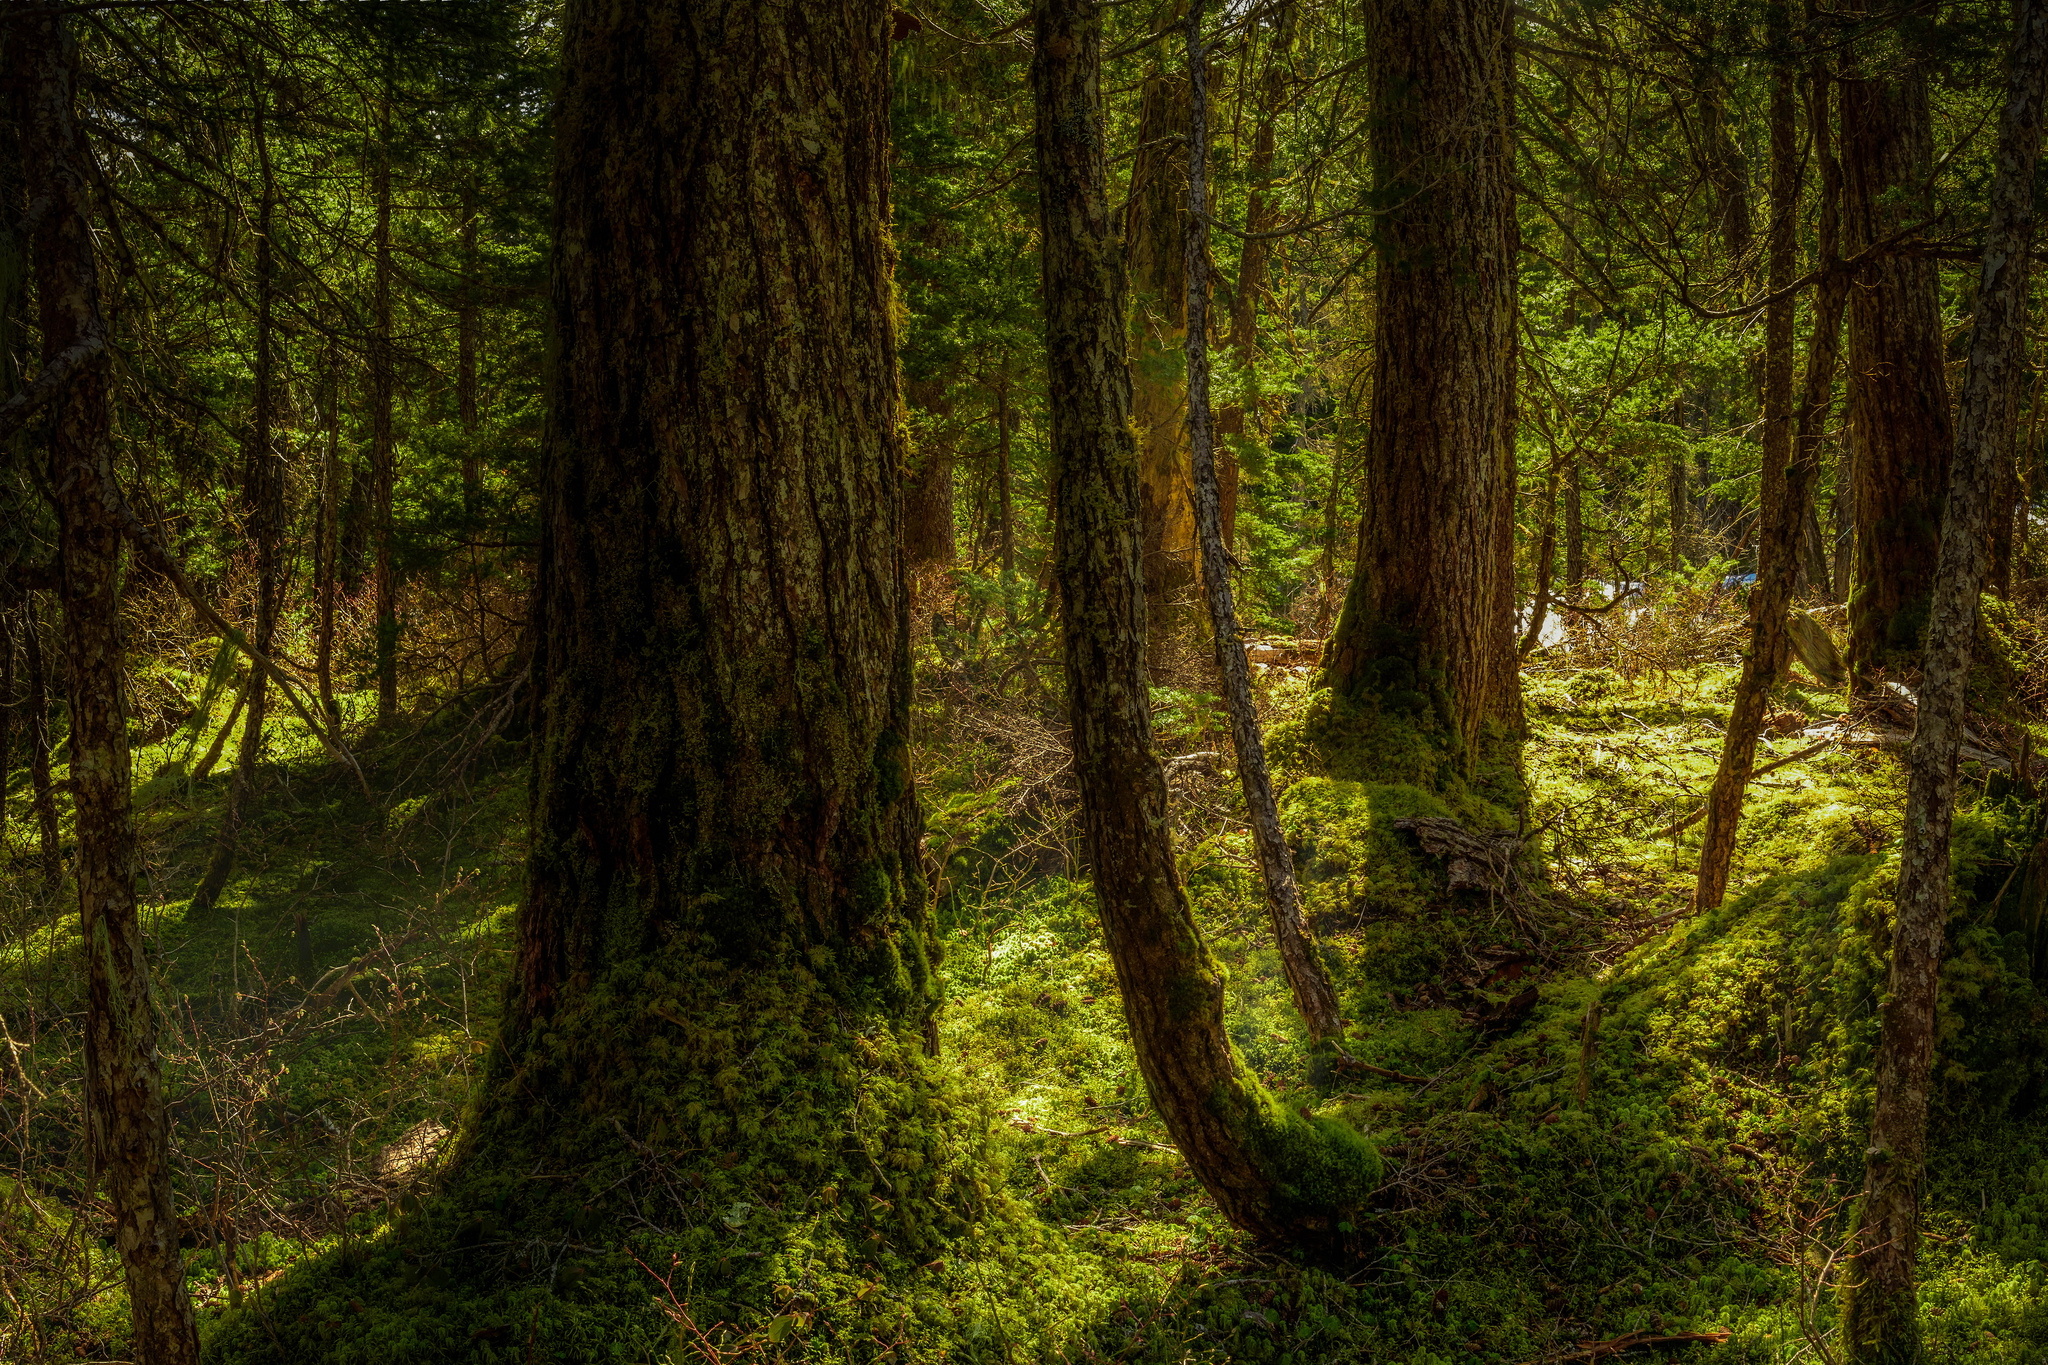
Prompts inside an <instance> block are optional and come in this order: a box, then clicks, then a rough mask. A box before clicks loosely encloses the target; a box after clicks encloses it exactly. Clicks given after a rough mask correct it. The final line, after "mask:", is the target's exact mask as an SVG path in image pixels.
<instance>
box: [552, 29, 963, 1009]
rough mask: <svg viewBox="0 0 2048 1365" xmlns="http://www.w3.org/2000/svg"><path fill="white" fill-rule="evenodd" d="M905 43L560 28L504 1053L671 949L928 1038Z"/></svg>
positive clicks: (772, 33) (864, 37)
mask: <svg viewBox="0 0 2048 1365" xmlns="http://www.w3.org/2000/svg"><path fill="white" fill-rule="evenodd" d="M888 29H889V10H888V7H887V6H886V5H883V4H880V3H877V2H875V0H832V2H828V3H821V4H814V5H805V6H781V5H778V6H770V7H757V6H753V5H746V4H740V3H737V0H728V2H727V3H717V4H688V5H686V4H682V3H680V0H629V2H628V3H597V2H596V0H589V2H588V3H575V4H571V5H570V6H569V8H568V10H567V12H566V15H565V21H564V30H563V32H564V41H565V47H564V62H565V67H564V85H563V91H562V96H561V102H560V105H559V113H558V115H557V123H556V157H555V205H556V208H555V234H556V247H555V264H554V283H553V303H552V308H553V323H554V330H555V336H556V344H557V359H556V362H555V367H554V379H553V385H554V391H553V399H554V401H553V407H552V417H551V421H552V427H551V430H550V432H549V436H548V446H547V455H546V460H545V466H544V472H543V477H542V485H541V496H542V511H541V516H542V527H543V534H542V544H541V562H540V581H539V593H538V601H539V609H540V613H541V631H540V640H539V645H538V658H537V661H536V664H537V670H538V672H537V676H538V678H539V680H540V686H541V689H542V696H541V701H540V714H541V722H540V734H539V736H538V743H537V748H536V754H535V761H534V777H533V784H534V785H533V853H532V863H531V882H530V886H529V889H528V892H527V898H526V903H525V906H524V908H523V911H522V913H521V917H520V927H519V962H518V967H517V979H516V986H517V996H516V1006H515V1011H514V1019H513V1022H512V1025H511V1030H512V1037H513V1039H514V1040H515V1041H514V1043H513V1047H514V1048H515V1049H516V1048H517V1046H518V1043H517V1041H516V1040H517V1038H518V1037H519V1035H520V1033H521V1031H522V1030H523V1029H524V1028H525V1027H526V1026H527V1025H529V1024H530V1023H531V1022H532V1021H534V1020H536V1019H539V1018H543V1017H545V1016H547V1015H549V1014H550V1012H551V1011H553V1010H554V1009H555V1008H556V1007H557V1004H558V1002H560V1001H561V1000H562V999H563V997H564V996H565V995H568V994H571V993H574V992H576V991H577V990H579V989H580V987H581V985H582V984H583V983H587V982H589V981H590V980H592V979H593V978H595V977H596V976H598V975H600V974H603V973H605V972H607V971H609V970H611V969H612V968H615V967H617V966H619V965H620V964H625V963H630V962H633V961H634V960H636V959H638V958H640V957H642V956H644V955H646V954H649V953H652V952H654V951H655V950H656V949H657V948H659V947H660V946H661V945H662V944H664V943H665V942H669V941H672V940H677V939H678V938H680V939H681V940H682V941H685V942H690V943H694V944H696V945H698V949H699V950H700V951H701V952H703V953H705V954H709V955H711V956H713V957H715V958H717V959H719V960H722V961H726V962H729V963H760V964H762V965H763V967H764V968H767V967H773V966H775V965H777V964H783V963H787V962H789V961H791V960H793V959H798V958H799V957H800V955H803V954H806V953H813V954H815V955H817V957H818V960H819V961H828V960H829V963H830V966H829V969H828V975H829V976H830V977H831V978H833V980H834V981H835V984H836V985H837V986H838V988H839V989H840V990H841V991H842V992H843V993H844V994H845V996H846V997H847V998H848V999H849V1000H858V1001H863V1002H866V1003H869V1004H873V1005H876V1006H879V1007H881V1008H882V1009H883V1010H884V1012H885V1013H886V1014H887V1016H888V1017H889V1018H891V1019H894V1020H899V1021H910V1022H912V1023H914V1024H915V1025H916V1026H918V1027H919V1028H922V1027H923V1025H924V1023H925V1021H926V1019H927V1018H928V1017H929V1015H930V1012H931V1010H932V1008H933V999H934V989H935V987H934V983H933V979H932V973H931V967H930V949H929V946H928V940H929V930H928V927H927V924H926V916H925V914H924V909H923V905H922V900H921V889H920V888H921V886H922V882H921V879H920V878H919V877H918V875H916V873H917V861H916V860H917V842H918V837H919V829H920V826H919V818H918V812H917V804H916V801H915V798H914V796H913V794H912V792H911V788H910V781H909V772H908V767H907V734H908V726H909V700H910V687H909V681H910V680H909V646H908V635H907V620H908V618H907V605H906V601H905V596H904V587H903V573H902V566H901V564H900V562H899V558H898V551H897V534H898V520H899V517H898V497H899V489H898V478H899V470H900V468H901V465H902V457H903V451H902V449H901V442H900V439H899V437H898V434H897V421H896V417H897V411H898V395H897V379H896V368H895V335H894V328H893V325H892V322H891V317H890V309H891V306H892V300H891V292H890V266H891V254H890V245H889V237H888V222H889V203H888V183H889V180H888V177H889V171H888V165H889V152H888V141H887V120H886V109H887V88H888V87H887V81H888V61H887V58H888V49H887V34H888Z"/></svg>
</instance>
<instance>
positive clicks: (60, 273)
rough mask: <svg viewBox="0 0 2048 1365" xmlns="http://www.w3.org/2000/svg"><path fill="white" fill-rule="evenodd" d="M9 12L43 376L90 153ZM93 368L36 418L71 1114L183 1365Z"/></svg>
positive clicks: (86, 286) (89, 312)
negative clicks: (66, 958)
mask: <svg viewBox="0 0 2048 1365" xmlns="http://www.w3.org/2000/svg"><path fill="white" fill-rule="evenodd" d="M11 17H12V19H13V22H12V23H11V24H9V26H8V28H7V33H6V40H7V43H8V45H9V47H10V48H11V49H12V51H11V52H10V54H9V56H10V57H11V62H10V65H11V68H12V70H11V72H10V75H11V77H12V83H13V85H14V96H15V101H16V104H15V110H16V121H17V128H18V130H19V133H20V136H21V145H22V161H23V165H24V169H25V170H26V173H27V179H28V182H29V184H30V185H31V186H32V188H33V191H34V193H35V194H36V195H37V196H38V197H41V198H44V199H46V201H47V207H46V208H45V209H44V211H43V214H42V219H41V222H40V223H39V224H38V225H37V227H36V231H35V270H36V293H37V300H38V306H39V312H40V321H41V324H42V331H43V357H44V363H45V364H48V363H49V362H50V361H52V360H54V359H55V358H56V357H57V356H59V355H61V354H63V353H64V352H65V351H67V350H69V349H70V348H71V347H72V346H74V345H77V344H79V343H81V342H85V341H87V340H88V339H90V338H94V337H102V338H103V337H104V335H105V332H104V327H105V323H104V322H103V320H102V319H101V317H100V306H99V277H98V272H97V268H96V266H95V263H94V261H93V248H92V224H91V216H90V205H91V202H92V198H91V191H90V188H89V186H90V183H91V182H90V174H89V172H88V170H87V165H86V158H87V155H88V153H87V151H86V149H85V147H84V146H83V144H82V140H81V139H80V137H79V134H78V131H77V126H76V124H75V123H74V122H73V119H72V84H73V81H74V79H75V73H76V69H77V56H76V52H77V49H76V48H75V46H74V45H73V44H72V41H71V38H70V35H69V34H68V33H67V32H66V30H65V25H64V20H63V18H62V16H61V12H58V11H54V10H25V11H23V12H21V13H18V14H16V15H13V16H11ZM107 372H108V367H107V362H106V360H105V358H104V356H103V355H102V356H101V357H98V358H96V359H94V360H92V361H88V362H87V363H86V364H84V365H83V366H81V367H80V369H79V370H78V372H77V374H76V375H75V376H74V377H73V378H72V380H71V382H70V385H69V387H68V388H66V389H65V391H64V392H63V393H62V394H61V395H60V396H59V397H58V398H57V399H56V400H55V402H54V405H53V410H52V413H51V418H50V469H49V476H50V487H51V488H52V489H53V490H54V496H55V499H56V504H57V523H58V531H57V536H58V556H59V563H60V564H61V566H62V567H61V570H60V575H59V587H58V591H59V596H60V599H61V600H62V602H63V607H64V665H65V682H66V684H67V687H68V691H69V696H70V703H71V783H72V792H73V801H74V810H75V833H76V837H77V841H78V863H77V868H78V872H77V883H78V909H79V919H80V933H81V936H82V938H83V939H84V943H85V974H86V1015H85V1051H86V1060H85V1083H86V1114H87V1121H88V1127H89V1133H90V1137H91V1150H92V1159H93V1166H94V1171H95V1174H96V1175H97V1176H98V1177H99V1178H100V1179H103V1180H104V1181H105V1182H106V1191H107V1194H108V1197H109V1202H110V1203H111V1204H112V1207H113V1214H114V1244H115V1247H116V1248H117V1250H118V1251H119V1252H120V1256H121V1264H122V1269H123V1271H124V1273H125V1278H126V1281H127V1287H128V1301H129V1308H130V1312H131V1315H132V1319H133V1322H134V1328H135V1342H134V1347H133V1353H134V1356H135V1358H136V1359H138V1360H146V1361H149V1362H150V1365H185V1362H196V1361H197V1360H198V1358H199V1340H198V1334H197V1332H196V1331H195V1330H194V1328H193V1319H192V1306H191V1304H190V1302H189V1301H188V1300H187V1299H186V1297H185V1282H184V1265H183V1262H182V1261H181V1259H180V1257H179V1255H178V1219H177V1207H176V1204H175V1202H174V1200H173V1197H172V1177H171V1154H170V1122H169V1119H168V1117H167V1116H166V1114H165V1112H164V1103H163V1085H162V1063H161V1061H160V1059H159V1057H158V1053H157V1032H158V1021H157V1010H156V1001H155V999H154V996H153V993H152V989H151V982H150V975H149V963H148V961H147V959H146V957H145V955H144V945H143V934H142V924H141V921H140V919H139V918H138V916H137V913H136V898H135V828H134V821H133V816H132V813H131V811H130V807H129V801H130V797H129V772H128V722H127V716H126V713H125V708H124V706H123V699H122V692H123V687H124V678H123V665H122V647H121V614H120V603H119V599H118V588H119V582H120V567H121V532H120V530H119V528H118V527H117V525H116V524H115V522H114V519H113V516H112V514H111V513H110V512H109V510H108V508H107V505H106V503H105V501H104V499H105V498H106V496H107V495H108V494H109V493H110V492H111V491H112V484H113V477H114V469H113V432H112V425H113V412H112V404H111V401H110V399H109V396H108V387H109V385H108V378H107Z"/></svg>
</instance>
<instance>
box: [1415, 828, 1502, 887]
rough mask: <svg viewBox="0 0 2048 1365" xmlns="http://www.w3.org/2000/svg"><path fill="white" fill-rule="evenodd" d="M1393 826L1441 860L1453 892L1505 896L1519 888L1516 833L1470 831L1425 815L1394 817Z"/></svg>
mask: <svg viewBox="0 0 2048 1365" xmlns="http://www.w3.org/2000/svg"><path fill="white" fill-rule="evenodd" d="M1394 828H1395V829H1402V830H1407V831H1408V832H1409V833H1411V834H1413V835H1414V836H1415V839H1416V842H1417V843H1419V844H1421V845H1422V851H1423V852H1424V853H1427V854H1429V855H1430V856H1431V857H1433V858H1442V859H1443V860H1444V870H1445V872H1446V873H1447V874H1448V876H1449V878H1450V889H1451V890H1453V891H1475V890H1476V891H1491V892H1494V893H1495V894H1497V895H1506V894H1508V893H1509V892H1510V891H1513V890H1517V889H1519V888H1520V885H1521V879H1520V878H1519V877H1518V876H1516V874H1515V867H1514V862H1515V854H1516V853H1517V852H1518V851H1519V850H1520V849H1521V847H1522V839H1521V836H1520V835H1516V834H1511V833H1509V832H1508V831H1506V830H1480V831H1475V830H1470V829H1467V828H1465V826H1464V825H1463V824H1461V823H1459V822H1458V821H1456V820H1445V819H1440V818H1438V817H1436V816H1427V815H1418V816H1413V817H1409V818H1406V819H1401V820H1396V821H1394Z"/></svg>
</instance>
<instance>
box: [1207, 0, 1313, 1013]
mask: <svg viewBox="0 0 2048 1365" xmlns="http://www.w3.org/2000/svg"><path fill="white" fill-rule="evenodd" d="M1187 23H1188V31H1187V40H1188V41H1187V53H1188V86H1189V90H1190V92H1191V94H1192V98H1191V99H1190V100H1189V108H1191V109H1192V110H1193V111H1194V113H1193V117H1192V118H1190V119H1189V121H1188V214H1187V255H1186V259H1185V261H1184V263H1183V267H1182V268H1183V271H1184V273H1185V274H1186V276H1187V285H1188V298H1187V321H1188V331H1187V365H1188V451H1189V454H1190V456H1191V458H1192V465H1193V474H1194V519H1195V531H1196V535H1197V536H1198V537H1199V538H1200V543H1201V548H1202V583H1203V586H1204V588H1205V589H1206V591H1207V594H1208V599H1209V625H1210V630H1211V633H1212V635H1213V637H1214V639H1215V642H1216V672H1217V676H1218V677H1219V678H1220V679H1221V681H1222V685H1223V704H1224V707H1225V708H1226V709H1227V710H1228V711H1229V713H1230V738H1231V743H1232V745H1233V747H1234V748H1235V749H1236V751H1237V777H1238V782H1239V784H1240V785H1242V786H1243V788H1244V803H1245V811H1246V815H1247V818H1248V819H1249V820H1250V823H1251V827H1252V842H1253V843H1254V844H1255V845H1256V846H1257V849H1258V855H1259V875H1260V878H1261V879H1262V880H1263V882H1264V883H1265V888H1266V908H1267V910H1268V911H1269V912H1270V913H1271V915H1272V919H1273V938H1274V941H1275V942H1276V943H1277V944H1278V945H1279V949H1280V966H1281V970H1282V971H1284V972H1285V973H1286V974H1287V984H1288V985H1289V986H1290V987H1291V988H1292V989H1293V992H1294V1005H1295V1008H1296V1009H1298V1010H1300V1011H1301V1017H1302V1018H1303V1019H1304V1020H1305V1021H1306V1022H1307V1024H1308V1031H1309V1036H1310V1037H1311V1038H1312V1039H1314V1040H1315V1042H1316V1043H1318V1044H1332V1045H1336V1044H1339V1043H1340V1042H1341V1039H1342V1037H1343V1032H1344V1021H1343V1019H1342V1018H1340V1017H1339V1015H1338V1007H1337V992H1336V990H1335V989H1334V988H1333V987H1332V986H1331V985H1330V977H1329V974H1328V973H1327V972H1325V971H1324V970H1323V964H1322V962H1321V960H1320V959H1319V958H1318V957H1317V956H1316V944H1315V938H1314V936H1313V935H1312V934H1310V932H1309V927H1308V919H1307V917H1306V916H1305V915H1304V914H1303V913H1302V909H1301V891H1300V889H1299V888H1298V887H1297V886H1296V885H1295V882H1294V855H1293V853H1292V852H1291V851H1290V850H1289V849H1288V847H1287V837H1286V835H1285V834H1283V833H1282V832H1281V829H1280V807H1279V804H1278V802H1276V801H1275V800H1274V797H1273V779H1272V776H1271V775H1270V774H1269V773H1268V772H1267V771H1266V742H1265V739H1264V738H1263V737H1262V736H1261V735H1260V733H1259V716H1258V711H1257V709H1256V708H1255V707H1254V705H1253V703H1252V677H1251V664H1250V663H1249V662H1248V661H1247V660H1246V658H1245V652H1244V642H1243V641H1242V640H1241V639H1239V638H1238V633H1237V607H1236V605H1235V604H1234V603H1233V602H1232V601H1231V590H1230V556H1229V553H1228V552H1227V550H1226V548H1225V543H1224V539H1223V506H1222V503H1223V499H1222V494H1221V490H1220V488H1219V487H1218V479H1217V476H1216V456H1215V448H1216V443H1215V434H1214V432H1213V431H1212V430H1211V429H1210V420H1209V205H1208V154H1209V148H1208V141H1209V127H1208V123H1209V121H1208V100H1209V92H1208V88H1207V86H1208V81H1207V71H1208V50H1207V44H1206V42H1205V40H1204V38H1203V35H1202V0H1190V3H1189V5H1188V21H1187Z"/></svg>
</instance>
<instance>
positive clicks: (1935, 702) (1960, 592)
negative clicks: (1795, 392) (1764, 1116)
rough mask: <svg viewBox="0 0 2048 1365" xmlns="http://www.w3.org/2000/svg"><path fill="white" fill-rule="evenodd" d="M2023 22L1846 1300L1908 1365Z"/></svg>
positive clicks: (1876, 1338)
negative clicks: (1951, 832)
mask: <svg viewBox="0 0 2048 1365" xmlns="http://www.w3.org/2000/svg"><path fill="white" fill-rule="evenodd" d="M2013 23H2014V32H2013V42H2012V49H2011V54H2010V56H2009V59H2008V64H2007V80H2008V82H2009V85H2008V93H2007V97H2006V103H2005V109H2004V112H2003V115H2002V116H2001V118H2000V121H1999V131H1998V153H1997V161H1996V163H1995V170H1994V173H1993V177H1992V182H1991V217H1990V222H1989V224H1988V225H1987V227H1986V229H1985V233H1984V256H1983V265H1982V268H1981V274H1980V277H1979V284H1978V289H1977V316H1976V319H1975V322H1974V324H1973V326H1972V328H1971V333H1970V359H1969V366H1968V369H1967V370H1966V371H1965V372H1964V379H1963V394H1962V403H1961V405H1960V408H1959V410H1958V412H1957V422H1956V444H1955V457H1954V461H1953V464H1952V466H1951V477H1950V482H1949V487H1948V497H1947V501H1946V504H1945V507H1944V509H1943V513H1942V525H1941V555H1940V560H1939V562H1938V563H1937V564H1936V566H1935V570H1934V577H1933V581H1932V584H1931V593H1930V603H1929V609H1928V614H1927V638H1926V646H1925V649H1924V652H1923V653H1922V656H1921V665H1920V691H1919V712H1918V719H1917V721H1916V723H1915V725H1914V727H1913V742H1912V746H1911V748H1910V749H1909V750H1908V752H1907V758H1906V768H1907V789H1906V817H1905V828H1904V831H1903V841H1902V846H1901V848H1900V851H1899V886H1898V895H1897V905H1898V909H1897V914H1896V918H1895V919H1894V922H1893V929H1892V955H1891V967H1890V973H1889V976H1888V978H1887V980H1886V989H1885V997H1884V1001H1883V1004H1882V1006H1881V1012H1882V1017H1883V1022H1882V1025H1881V1029H1880V1034H1879V1040H1878V1052H1877V1102H1876V1109H1875V1112H1874V1113H1873V1115H1872V1117H1871V1121H1870V1143H1869V1146H1868V1148H1867V1152H1866V1158H1865V1164H1864V1172H1863V1199H1862V1203H1861V1205H1860V1207H1859V1210H1858V1217H1857V1231H1856V1240H1855V1244H1854V1246H1855V1252H1854V1259H1853V1260H1852V1262H1851V1265H1850V1279H1849V1283H1850V1286H1851V1288H1850V1290H1849V1293H1848V1298H1847V1301H1846V1303H1845V1304H1844V1308H1843V1321H1842V1335H1843V1337H1844V1338H1845V1340H1846V1342H1847V1345H1848V1355H1849V1359H1850V1360H1851V1361H1852V1362H1855V1365H1909V1362H1915V1361H1917V1360H1919V1359H1920V1358H1921V1354H1922V1353H1921V1345H1920V1330H1919V1314H1918V1303H1917V1295H1916V1290H1915V1286H1914V1277H1915V1272H1916V1270H1917V1267H1918V1262H1919V1248H1920V1189H1921V1184H1922V1182H1923V1180H1924V1179H1925V1166H1926V1155H1927V1108H1928V1091H1929V1089H1930V1087H1931V1084H1932V1074H1933V1066H1934V1030H1935V1010H1936V1003H1937V998H1938V996H1939V994H1940V983H1941V949H1942V943H1943V940H1944V938H1945V937H1946V933H1947V927H1948V916H1949V894H1950V888H1949V833H1950V827H1951V823H1952V821H1953V819H1954V816H1955V797H1956V764H1957V751H1958V749H1959V747H1960V745H1961V741H1962V728H1963V721H1964V715H1965V711H1966V709H1967V708H1966V689H1967V685H1968V682H1969V676H1970V663H1971V654H1972V650H1973V647H1974V645H1975V643H1976V637H1977V605H1978V597H1979V594H1980V593H1981V591H1982V589H1983V582H1984V573H1985V568H1986V565H1985V543H1984V542H1985V533H1986V531H1987V529H1988V526H1989V521H1990V513H1991V501H1992V498H1993V497H1994V495H1995V493H1996V491H1997V487H1998V478H1999V471H2000V468H2001V467H2002V465H2003V464H2004V463H2005V462H2006V461H2007V459H2009V457H2010V455H2009V453H2010V446H2011V440H2012V429H2013V422H2014V419H2015V417H2016V416H2017V413H2018V410H2019V404H2018V402H2017V401H2016V400H2017V398H2018V390H2019V386H2020V385H2021V384H2023V383H2024V382H2025V348H2026V307H2027V275H2028V265H2029V256H2028V253H2029V248H2030V245H2031V240H2032V237H2033V227H2034V201H2033V195H2034V167H2035V163H2036V162H2037V161H2038V160H2039V158H2040V155H2041V132H2042V104H2043V87H2044V85H2048V3H2044V0H2018V3H2017V4H2016V5H2015V7H2014V18H2013Z"/></svg>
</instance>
